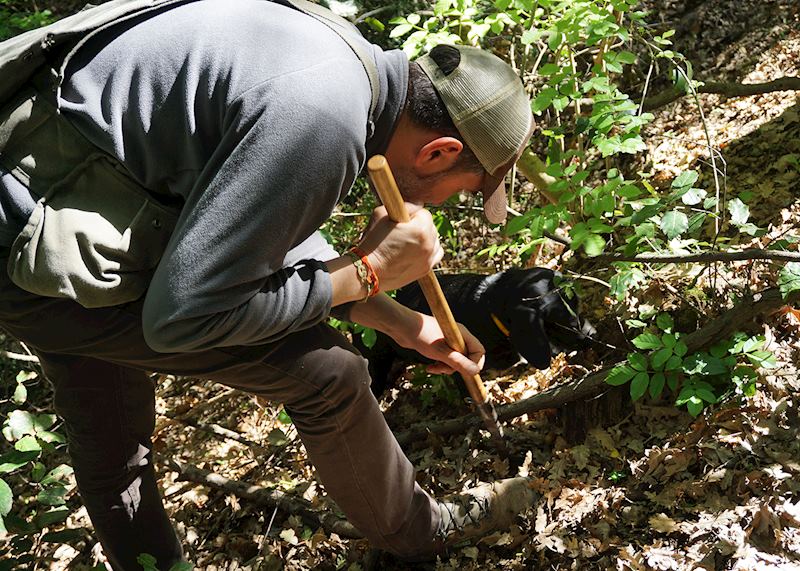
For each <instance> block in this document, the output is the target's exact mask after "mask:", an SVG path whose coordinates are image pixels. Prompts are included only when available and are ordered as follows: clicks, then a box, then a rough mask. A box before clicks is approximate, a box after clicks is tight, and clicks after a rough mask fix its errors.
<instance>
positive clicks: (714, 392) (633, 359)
mask: <svg viewBox="0 0 800 571" xmlns="http://www.w3.org/2000/svg"><path fill="white" fill-rule="evenodd" d="M655 322H656V326H657V329H656V330H655V331H645V332H644V333H641V334H639V335H638V336H637V337H635V338H634V339H633V344H634V345H635V346H636V348H637V349H640V350H642V351H643V352H635V353H630V354H629V355H628V358H627V362H625V363H623V364H620V365H617V366H616V367H614V368H613V369H612V370H611V371H610V372H609V373H608V376H607V377H606V383H608V384H609V385H612V386H619V385H624V384H626V383H630V395H631V398H632V399H633V400H638V399H640V398H642V397H643V396H644V395H645V394H649V395H650V397H651V398H654V399H656V398H659V397H660V396H661V395H662V393H663V392H664V389H665V387H666V388H668V389H669V390H670V391H671V392H672V393H673V394H675V395H677V396H676V399H675V405H676V406H686V408H687V410H688V411H689V412H690V413H691V414H692V415H693V416H697V415H698V414H700V412H702V410H703V409H704V408H705V407H706V406H708V405H710V404H714V403H717V402H719V401H720V400H721V399H723V398H724V397H725V396H726V395H728V394H730V393H732V392H733V393H736V394H739V395H742V396H746V397H751V396H753V395H754V394H755V391H756V381H757V379H758V373H757V369H758V368H764V369H766V368H772V367H774V366H775V358H774V356H773V355H772V353H771V352H769V351H766V350H765V349H764V338H763V337H748V336H747V335H745V334H743V333H737V334H735V335H734V336H733V338H732V339H731V340H729V341H725V342H723V343H718V344H716V345H714V346H713V347H711V349H709V351H707V352H706V351H698V352H695V353H691V354H689V353H688V348H687V346H686V344H685V343H684V342H683V341H682V340H681V339H680V337H681V335H680V334H679V333H676V332H673V329H674V322H673V319H672V317H671V316H670V315H669V314H667V313H661V314H658V316H657V317H656V320H655ZM643 325H645V324H643ZM644 351H648V352H647V353H645V352H644Z"/></svg>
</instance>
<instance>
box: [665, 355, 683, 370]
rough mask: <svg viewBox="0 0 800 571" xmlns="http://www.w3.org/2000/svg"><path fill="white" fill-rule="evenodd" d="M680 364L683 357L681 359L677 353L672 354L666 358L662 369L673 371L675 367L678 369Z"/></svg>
mask: <svg viewBox="0 0 800 571" xmlns="http://www.w3.org/2000/svg"><path fill="white" fill-rule="evenodd" d="M682 364H683V359H681V358H680V357H678V356H677V355H673V356H672V357H670V358H669V359H667V362H666V363H665V364H664V370H665V371H675V370H677V369H680V367H681V365H682Z"/></svg>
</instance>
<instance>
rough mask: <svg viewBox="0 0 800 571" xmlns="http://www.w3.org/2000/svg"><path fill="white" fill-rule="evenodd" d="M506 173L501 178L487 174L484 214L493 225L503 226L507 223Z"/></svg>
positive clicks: (484, 189)
mask: <svg viewBox="0 0 800 571" xmlns="http://www.w3.org/2000/svg"><path fill="white" fill-rule="evenodd" d="M505 177H506V171H503V174H502V175H500V176H499V177H497V176H491V175H489V174H488V173H487V174H486V182H485V183H484V185H483V214H484V216H486V220H488V221H489V222H490V223H492V224H502V223H503V222H505V221H506V210H507V205H508V203H507V201H506V182H505V180H504V179H505Z"/></svg>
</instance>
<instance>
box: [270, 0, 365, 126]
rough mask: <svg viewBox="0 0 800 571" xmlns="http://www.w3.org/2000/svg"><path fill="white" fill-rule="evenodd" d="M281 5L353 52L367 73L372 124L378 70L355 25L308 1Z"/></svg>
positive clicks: (296, 1)
mask: <svg viewBox="0 0 800 571" xmlns="http://www.w3.org/2000/svg"><path fill="white" fill-rule="evenodd" d="M282 3H286V4H289V5H291V6H292V7H294V8H296V9H297V10H300V11H301V12H303V13H305V14H308V15H309V16H311V17H312V18H315V19H316V20H318V21H320V22H322V23H323V24H325V25H326V26H328V27H329V28H330V29H331V30H333V31H334V32H336V33H337V34H338V35H339V37H340V38H342V39H343V40H344V41H345V42H346V43H347V45H348V46H350V49H352V50H353V52H354V53H355V54H356V56H358V59H359V60H360V61H361V65H362V66H364V71H365V72H366V73H367V78H368V79H369V89H370V91H371V92H372V100H371V102H370V106H369V120H370V122H371V123H372V124H374V121H375V109H376V108H377V106H378V99H379V95H380V81H379V79H378V68H377V67H376V66H375V62H374V61H373V60H372V56H371V55H370V54H369V52H368V51H367V50H366V49H365V48H364V45H363V43H361V42H362V39H361V32H360V31H359V30H358V28H356V27H355V25H353V24H352V23H351V22H349V21H348V20H346V19H344V18H342V17H341V16H337V15H336V14H334V13H333V12H331V11H330V10H328V9H327V8H324V7H322V6H320V5H319V4H314V3H313V2H310V1H309V0H283V2H282ZM354 35H357V37H354Z"/></svg>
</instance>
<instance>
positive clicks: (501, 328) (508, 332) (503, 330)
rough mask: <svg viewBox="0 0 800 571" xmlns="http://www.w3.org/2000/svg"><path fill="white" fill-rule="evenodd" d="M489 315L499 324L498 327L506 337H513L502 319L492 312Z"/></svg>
mask: <svg viewBox="0 0 800 571" xmlns="http://www.w3.org/2000/svg"><path fill="white" fill-rule="evenodd" d="M489 315H491V316H492V321H494V324H495V325H497V328H498V329H499V330H500V333H502V334H503V335H505V336H506V337H511V332H510V331H509V330H508V327H506V326H505V325H503V322H502V321H500V320H499V319H498V318H497V316H496V315H495V314H494V313H490V314H489Z"/></svg>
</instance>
